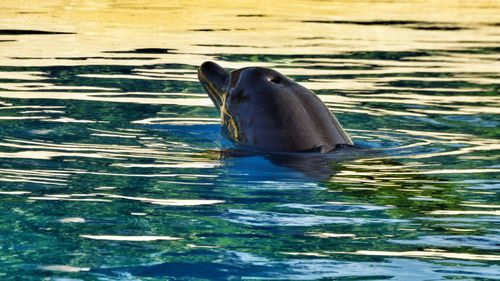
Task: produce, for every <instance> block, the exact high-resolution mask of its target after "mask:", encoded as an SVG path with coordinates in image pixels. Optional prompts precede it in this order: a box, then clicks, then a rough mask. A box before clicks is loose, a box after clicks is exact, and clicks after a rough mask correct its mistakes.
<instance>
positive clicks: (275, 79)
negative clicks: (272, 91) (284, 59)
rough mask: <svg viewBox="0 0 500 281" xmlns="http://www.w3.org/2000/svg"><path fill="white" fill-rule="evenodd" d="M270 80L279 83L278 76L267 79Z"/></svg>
mask: <svg viewBox="0 0 500 281" xmlns="http://www.w3.org/2000/svg"><path fill="white" fill-rule="evenodd" d="M269 81H270V82H273V83H274V84H279V83H281V79H280V78H279V77H273V78H270V79H269Z"/></svg>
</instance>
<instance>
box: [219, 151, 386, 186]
mask: <svg viewBox="0 0 500 281" xmlns="http://www.w3.org/2000/svg"><path fill="white" fill-rule="evenodd" d="M379 155H380V152H378V151H375V150H370V149H364V148H359V147H354V146H345V147H342V148H341V149H340V148H339V149H337V150H335V152H334V153H317V152H302V153H291V152H256V151H254V150H247V149H225V150H221V151H218V152H217V156H216V157H217V158H219V159H221V160H224V159H226V160H229V159H232V160H231V161H236V162H242V161H239V160H235V159H238V158H242V157H255V156H257V157H262V158H263V159H266V160H268V161H269V162H270V163H271V164H273V165H276V166H280V167H285V168H288V169H291V170H293V171H298V172H300V173H302V174H303V175H305V176H306V177H309V178H313V179H316V180H328V179H329V178H330V177H331V176H333V175H334V174H335V173H337V172H338V171H339V167H338V165H339V164H341V163H343V162H348V161H351V160H355V159H366V158H373V157H377V156H379ZM243 162H244V161H243ZM243 162H242V163H243Z"/></svg>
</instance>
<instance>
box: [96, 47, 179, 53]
mask: <svg viewBox="0 0 500 281" xmlns="http://www.w3.org/2000/svg"><path fill="white" fill-rule="evenodd" d="M173 51H176V49H170V48H139V49H134V50H129V51H104V52H103V53H111V54H168V53H172V52H173Z"/></svg>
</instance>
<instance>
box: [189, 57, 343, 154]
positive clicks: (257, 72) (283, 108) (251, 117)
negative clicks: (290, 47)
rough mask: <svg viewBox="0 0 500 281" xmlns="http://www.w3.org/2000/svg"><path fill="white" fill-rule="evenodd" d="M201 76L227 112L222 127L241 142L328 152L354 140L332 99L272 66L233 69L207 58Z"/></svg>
mask: <svg viewBox="0 0 500 281" xmlns="http://www.w3.org/2000/svg"><path fill="white" fill-rule="evenodd" d="M198 78H199V80H200V82H201V84H202V85H203V87H204V88H205V90H206V91H207V93H208V95H209V97H210V98H211V99H212V101H213V102H214V104H215V106H216V108H217V109H218V110H219V112H220V113H221V122H222V131H223V133H224V135H225V136H226V137H228V138H229V139H230V140H232V141H233V142H235V143H236V144H238V145H242V146H247V147H251V148H253V149H257V150H261V151H270V152H306V151H319V152H322V153H326V152H329V151H332V150H334V149H335V148H336V147H338V146H342V145H352V141H351V139H350V138H349V136H348V135H347V133H346V132H345V131H344V129H343V128H342V126H341V125H340V123H339V122H338V121H337V119H336V118H335V116H334V115H333V114H332V113H331V112H330V110H329V109H328V108H327V107H326V105H325V104H324V103H323V102H322V101H321V100H320V99H319V98H318V97H317V96H316V94H314V93H313V92H312V91H310V90H308V89H306V88H305V87H303V86H301V85H299V84H297V83H295V82H293V81H292V80H290V79H289V78H287V77H286V76H284V75H282V74H281V73H279V72H277V71H274V70H272V69H268V68H262V67H247V68H241V69H237V70H234V71H232V72H228V71H226V70H225V69H223V68H222V67H220V66H219V65H217V64H216V63H213V62H205V63H203V64H202V65H201V66H200V67H199V69H198Z"/></svg>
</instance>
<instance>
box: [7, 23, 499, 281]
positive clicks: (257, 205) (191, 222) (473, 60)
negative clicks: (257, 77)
mask: <svg viewBox="0 0 500 281" xmlns="http://www.w3.org/2000/svg"><path fill="white" fill-rule="evenodd" d="M246 17H247V18H252V19H253V18H254V17H250V16H246ZM255 18H258V17H255ZM277 21H282V19H277ZM479 22H480V21H479ZM299 24H303V25H305V28H306V29H307V28H309V26H308V25H307V24H310V25H312V26H311V28H313V27H314V29H316V30H318V29H321V28H322V29H325V30H328V29H329V28H330V29H335V28H339V29H344V28H346V29H349V30H351V29H352V30H356V31H357V32H361V33H363V32H364V31H366V28H373V30H374V32H376V31H377V30H383V31H387V30H389V31H394V32H406V33H404V34H410V35H411V36H414V38H415V39H414V41H412V42H413V43H412V44H416V43H415V42H420V43H422V42H424V41H425V40H424V39H426V40H431V41H432V42H431V43H428V44H430V45H426V44H427V43H425V42H424V43H422V44H424V45H421V46H420V45H418V44H417V45H412V44H410V45H404V43H402V42H403V41H404V40H402V41H397V40H396V41H391V40H392V39H387V41H384V42H372V41H369V40H366V41H365V40H364V39H357V40H354V41H349V40H345V41H342V42H343V44H344V45H343V47H342V48H344V50H342V51H337V50H336V49H335V48H337V47H338V45H336V44H337V43H335V42H337V41H336V40H337V39H338V38H339V37H342V36H344V35H345V34H344V35H336V34H334V33H330V32H326V33H325V34H324V35H323V38H324V39H321V38H319V37H318V36H316V35H314V37H311V36H309V37H307V36H306V35H305V34H297V39H296V40H299V41H300V42H301V44H302V45H303V46H304V48H305V50H306V51H304V52H302V53H300V52H297V50H296V51H294V52H283V54H279V52H275V51H269V52H267V51H266V49H265V48H264V47H265V44H267V43H262V44H263V46H260V47H259V46H255V45H258V44H259V43H260V42H242V43H240V44H239V45H238V44H237V42H228V43H226V42H223V40H221V41H222V42H220V43H218V44H215V43H213V42H212V41H211V39H208V37H209V36H211V35H213V34H219V35H220V34H224V32H226V33H227V31H226V30H223V29H222V30H217V29H213V30H211V29H209V28H206V27H205V28H197V29H195V28H193V29H192V30H191V31H189V32H191V33H196V34H197V36H199V37H197V38H198V39H196V40H194V41H193V42H192V45H193V46H198V47H193V48H195V50H196V52H195V53H196V54H194V53H192V52H189V51H187V50H186V51H182V49H176V46H175V44H176V43H175V41H174V42H170V43H166V44H165V46H163V48H160V47H159V46H158V45H157V44H156V43H155V44H152V45H151V46H149V47H148V46H146V47H144V48H129V49H127V48H123V47H122V48H116V49H109V48H108V47H109V45H106V48H108V49H106V50H103V51H100V52H99V53H98V54H97V55H96V54H93V55H88V56H87V55H77V54H73V55H71V54H69V53H66V54H65V55H64V56H62V57H59V56H58V55H59V54H58V53H56V50H59V48H60V46H59V43H58V44H57V45H58V46H56V44H54V48H55V49H54V50H50V49H44V52H43V54H38V53H37V52H38V51H36V50H35V49H36V48H38V47H33V49H31V51H30V52H29V54H23V52H19V55H18V56H13V55H5V58H3V59H2V61H3V63H2V64H1V65H0V201H1V204H0V212H1V213H2V218H3V219H2V221H1V223H0V237H1V240H0V279H1V280H61V281H62V280H242V279H243V280H246V279H254V280H255V279H256V280H319V279H321V280H447V279H450V280H452V279H453V280H498V278H499V276H500V275H499V273H500V267H499V263H498V261H499V260H500V233H499V231H500V230H499V227H498V223H499V222H500V219H499V215H500V213H499V212H500V209H499V208H500V202H499V198H498V193H497V192H498V190H499V188H500V178H499V175H500V165H499V162H498V158H499V155H500V154H499V149H500V140H499V137H500V131H499V129H498V128H499V122H500V118H499V114H500V111H499V106H500V97H499V92H498V90H499V84H498V81H500V80H499V77H500V74H499V72H498V70H499V69H500V67H499V62H498V59H499V55H500V52H499V45H498V42H499V41H498V40H499V37H498V34H499V33H498V31H499V30H498V24H497V25H496V26H494V25H492V24H491V23H484V22H483V23H474V24H471V23H460V22H444V23H439V22H429V21H415V20H407V21H401V20H399V21H380V20H372V21H360V20H356V19H351V18H347V19H344V20H326V19H325V18H324V17H321V18H318V19H313V18H311V17H307V18H302V19H301V21H299ZM7 27H8V29H9V30H7V28H4V29H3V33H2V32H0V50H2V48H4V49H5V50H9V52H10V53H12V48H11V47H9V46H11V45H8V44H16V42H17V43H18V44H21V45H25V46H26V48H27V49H29V48H30V45H29V44H28V43H27V41H26V40H28V39H30V40H33V42H34V43H33V44H34V46H39V45H40V46H43V45H44V44H46V43H48V42H50V41H51V40H62V41H61V42H63V41H64V42H66V41H65V40H67V42H71V40H72V38H75V36H78V34H79V33H78V32H75V34H39V33H40V32H38V33H36V32H34V31H33V30H32V31H19V30H26V29H21V28H16V26H15V25H13V26H7ZM13 30H14V31H15V30H18V31H16V32H14V31H13ZM257 30H259V29H258V28H257ZM471 30H472V31H471ZM44 31H46V30H45V29H44ZM52 31H58V30H53V29H52ZM60 31H68V30H67V29H61V30H60ZM70 31H71V30H70ZM349 32H350V31H346V34H347V33H349ZM464 32H466V33H464ZM464 34H465V35H464ZM150 35H151V34H150ZM410 35H409V36H410ZM61 36H62V37H61ZM203 36H207V37H203ZM151 37H153V35H151ZM33 38H36V40H35V39H33ZM300 38H303V39H300ZM475 39H477V40H475ZM23 40H25V41H23ZM104 40H105V39H103V41H104ZM106 40H107V39H106ZM190 40H191V39H190ZM204 40H208V41H210V42H207V43H203V42H204ZM294 40H295V39H294ZM325 40H326V41H325ZM23 42H24V43H23ZM54 42H59V41H54ZM195 43H196V44H195ZM293 43H294V44H295V43H297V42H296V41H294V42H293ZM37 44H39V45H37ZM68 44H74V43H68ZM278 44H282V45H283V48H284V49H286V48H288V47H287V46H288V45H289V44H291V43H290V42H287V41H283V42H280V43H278ZM318 44H319V45H322V48H327V51H325V50H322V51H318V52H313V51H311V50H312V49H308V48H316V47H317V45H318ZM377 44H380V46H382V45H383V46H384V47H380V50H377V46H379V45H377ZM387 44H389V45H391V44H393V45H394V46H396V47H395V48H392V50H391V48H386V47H387ZM368 45H370V46H369V47H368ZM61 46H64V44H61ZM238 46H240V47H238ZM394 46H393V47H394ZM437 46H439V47H437ZM445 46H447V47H445ZM330 47H331V51H328V48H330ZM9 48H10V49H9ZM270 48H271V47H270ZM272 48H274V47H272ZM37 50H38V49H37ZM231 50H233V51H231ZM234 50H235V51H234ZM249 50H250V51H249ZM288 50H289V49H288ZM308 50H309V51H311V52H310V53H308ZM200 56H201V57H200ZM190 57H196V59H195V60H194V61H192V60H190V59H189V58H190ZM204 59H211V60H215V61H217V62H219V63H220V64H221V65H223V66H226V67H228V68H230V69H231V68H234V67H241V66H251V65H264V66H267V67H272V68H275V69H277V70H279V71H281V72H283V73H285V74H287V75H288V76H290V77H291V78H292V79H294V80H295V81H297V82H299V83H302V84H304V85H305V86H307V87H310V88H311V89H313V90H314V91H315V92H316V93H317V94H318V95H319V96H320V97H321V99H323V100H324V101H325V103H326V104H327V105H328V107H329V108H330V109H331V110H332V112H333V113H334V114H335V115H336V116H337V118H338V119H339V121H340V122H341V123H342V124H343V126H344V128H346V130H347V131H348V132H349V134H350V135H351V136H352V138H353V140H354V142H355V144H356V145H358V146H360V147H363V148H365V149H367V150H354V151H350V150H349V151H344V152H341V154H339V155H340V156H339V157H338V158H334V159H326V160H325V159H324V158H322V157H319V156H317V155H312V156H311V157H298V159H289V158H286V159H282V158H276V157H273V156H272V155H263V156H255V155H226V154H225V153H224V151H226V150H227V149H231V148H233V146H232V144H231V143H230V142H229V141H227V140H225V139H224V138H223V137H221V136H220V125H219V121H218V120H219V116H218V114H217V112H216V110H215V108H214V107H212V106H211V102H210V100H209V99H208V97H207V96H206V94H205V93H204V92H203V89H202V87H201V85H200V84H199V83H198V82H197V80H196V70H197V65H198V64H199V63H201V62H202V61H203V60H204ZM183 60H184V61H185V63H182V61H183Z"/></svg>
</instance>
